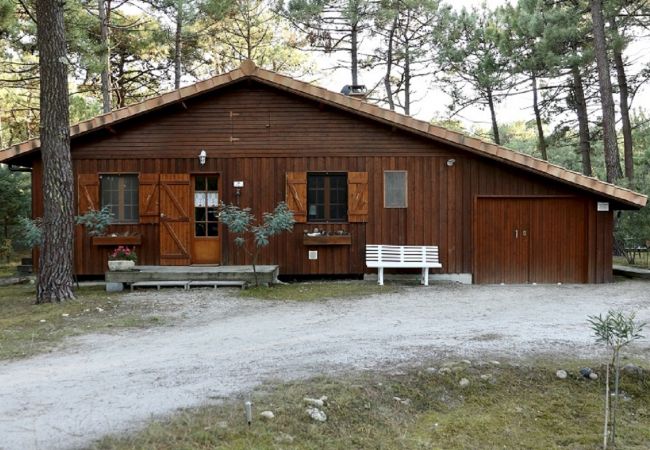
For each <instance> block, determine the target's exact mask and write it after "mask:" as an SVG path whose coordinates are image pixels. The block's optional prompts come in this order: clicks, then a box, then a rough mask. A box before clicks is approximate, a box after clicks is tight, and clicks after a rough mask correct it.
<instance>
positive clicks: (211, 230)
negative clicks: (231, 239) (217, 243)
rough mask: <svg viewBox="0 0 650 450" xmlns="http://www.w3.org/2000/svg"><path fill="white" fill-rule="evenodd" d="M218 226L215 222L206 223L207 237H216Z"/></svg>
mask: <svg viewBox="0 0 650 450" xmlns="http://www.w3.org/2000/svg"><path fill="white" fill-rule="evenodd" d="M218 235H219V226H218V225H217V224H216V223H215V222H210V223H208V236H218Z"/></svg>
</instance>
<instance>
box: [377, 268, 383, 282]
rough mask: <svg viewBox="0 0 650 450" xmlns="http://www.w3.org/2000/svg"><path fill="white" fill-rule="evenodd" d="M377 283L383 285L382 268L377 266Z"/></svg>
mask: <svg viewBox="0 0 650 450" xmlns="http://www.w3.org/2000/svg"><path fill="white" fill-rule="evenodd" d="M377 284H379V286H383V285H384V268H383V267H379V268H377Z"/></svg>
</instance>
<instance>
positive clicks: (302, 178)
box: [285, 172, 307, 223]
mask: <svg viewBox="0 0 650 450" xmlns="http://www.w3.org/2000/svg"><path fill="white" fill-rule="evenodd" d="M285 197H286V202H287V206H288V207H289V209H290V210H291V211H292V212H293V218H294V220H295V221H296V222H297V223H305V222H307V172H287V190H286V195H285Z"/></svg>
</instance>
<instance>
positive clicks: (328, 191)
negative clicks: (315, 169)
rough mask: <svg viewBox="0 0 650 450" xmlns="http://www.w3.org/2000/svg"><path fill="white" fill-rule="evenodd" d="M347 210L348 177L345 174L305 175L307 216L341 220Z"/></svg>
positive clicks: (309, 217)
mask: <svg viewBox="0 0 650 450" xmlns="http://www.w3.org/2000/svg"><path fill="white" fill-rule="evenodd" d="M347 212H348V179H347V175H345V174H340V173H338V174H324V173H323V174H320V173H319V174H308V175H307V218H308V220H312V221H326V222H330V221H332V222H343V221H345V220H346V219H347Z"/></svg>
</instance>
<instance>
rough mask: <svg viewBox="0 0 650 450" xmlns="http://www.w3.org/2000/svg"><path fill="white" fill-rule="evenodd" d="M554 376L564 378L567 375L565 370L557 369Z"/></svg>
mask: <svg viewBox="0 0 650 450" xmlns="http://www.w3.org/2000/svg"><path fill="white" fill-rule="evenodd" d="M555 376H556V377H558V378H559V379H560V380H564V379H566V377H567V373H566V370H562V369H560V370H558V371H557V372H555Z"/></svg>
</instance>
